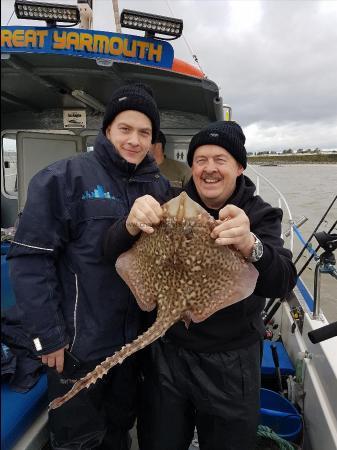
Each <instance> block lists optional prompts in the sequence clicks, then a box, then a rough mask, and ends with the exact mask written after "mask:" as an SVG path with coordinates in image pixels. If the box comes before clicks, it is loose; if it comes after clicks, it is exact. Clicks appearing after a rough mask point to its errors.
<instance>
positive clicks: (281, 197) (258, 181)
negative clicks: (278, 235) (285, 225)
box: [248, 164, 294, 251]
mask: <svg viewBox="0 0 337 450" xmlns="http://www.w3.org/2000/svg"><path fill="white" fill-rule="evenodd" d="M248 167H249V169H250V170H251V171H252V172H254V174H255V175H256V177H257V179H256V192H257V194H258V195H259V194H260V178H262V179H263V180H264V181H265V182H266V183H267V184H268V185H269V186H270V187H271V188H272V189H273V191H274V192H276V194H277V195H278V196H279V197H278V204H279V207H280V208H281V209H283V208H282V202H283V203H284V206H285V208H286V210H287V214H288V217H289V225H290V230H289V232H290V250H291V251H293V248H294V230H293V224H294V220H293V217H292V214H291V211H290V208H289V205H288V202H287V200H286V198H285V196H284V195H283V194H282V192H281V191H280V190H279V189H278V188H277V187H276V186H275V185H274V184H273V183H272V182H271V181H269V180H268V178H266V177H265V176H264V175H262V174H261V173H260V172H258V171H257V170H256V169H254V168H253V167H252V165H251V164H248ZM282 237H283V233H282Z"/></svg>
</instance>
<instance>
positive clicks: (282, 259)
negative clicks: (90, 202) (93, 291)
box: [105, 175, 297, 352]
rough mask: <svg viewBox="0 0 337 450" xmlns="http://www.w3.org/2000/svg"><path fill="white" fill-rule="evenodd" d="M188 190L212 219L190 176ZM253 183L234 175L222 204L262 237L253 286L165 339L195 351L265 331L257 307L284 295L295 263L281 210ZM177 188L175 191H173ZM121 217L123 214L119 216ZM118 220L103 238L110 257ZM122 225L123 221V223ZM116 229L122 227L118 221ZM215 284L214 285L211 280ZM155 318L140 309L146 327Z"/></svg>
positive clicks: (229, 346)
mask: <svg viewBox="0 0 337 450" xmlns="http://www.w3.org/2000/svg"><path fill="white" fill-rule="evenodd" d="M184 190H185V191H186V192H187V194H188V195H189V196H190V197H191V198H192V199H193V200H194V201H196V202H197V203H199V204H200V205H201V206H202V207H203V208H204V209H206V210H207V211H208V212H209V213H210V214H211V215H212V216H213V217H214V218H215V219H218V218H219V210H214V209H209V208H207V206H206V205H204V203H203V202H202V200H201V199H200V197H199V195H198V193H197V191H196V188H195V185H194V182H193V179H192V178H191V180H190V181H189V182H188V184H187V186H186V187H185V189H184ZM255 190H256V188H255V185H254V183H253V182H252V181H251V180H250V179H249V178H248V177H246V176H244V175H241V176H239V177H238V179H237V183H236V189H235V191H234V193H233V195H232V196H231V197H230V198H229V199H228V201H227V202H226V203H225V204H224V205H223V207H224V206H225V205H226V204H233V205H235V206H237V207H239V208H241V209H243V210H244V211H245V213H246V214H247V216H248V217H249V220H250V228H251V231H252V232H253V233H254V234H256V236H257V237H258V238H259V239H260V240H261V241H262V243H263V256H262V258H261V259H260V260H259V261H258V262H256V263H254V265H255V267H256V269H257V270H258V272H259V277H258V280H257V284H256V288H255V291H254V293H253V295H251V296H250V297H248V298H247V299H245V300H243V301H241V302H238V303H236V304H234V305H232V306H229V307H227V308H224V309H222V310H220V311H218V312H216V313H215V314H213V315H212V316H211V317H209V318H208V319H206V320H205V321H203V322H201V323H193V322H191V323H190V325H189V328H188V329H186V327H185V324H184V323H183V322H182V321H180V322H178V323H177V324H175V325H174V326H173V327H171V328H170V330H168V332H167V333H166V339H169V340H170V341H171V342H173V343H175V344H176V345H178V346H180V347H184V348H186V349H189V350H193V351H196V352H221V351H227V350H235V349H238V348H243V347H246V346H248V345H250V344H253V343H254V342H257V341H258V340H260V339H261V338H263V335H264V331H265V329H264V325H263V321H262V318H261V312H262V310H263V308H264V305H265V301H266V297H282V296H284V295H286V294H287V293H288V292H290V291H291V290H292V288H293V287H294V286H295V284H296V278H297V275H296V269H295V266H294V265H293V263H292V261H291V258H292V255H291V252H290V251H289V250H287V249H285V248H284V247H283V240H282V239H281V220H282V214H283V213H282V210H281V209H280V208H274V207H272V206H270V205H269V204H268V203H266V202H265V201H264V200H262V198H261V197H260V196H258V195H255ZM178 194H179V192H178V191H176V192H175V195H178ZM120 222H121V223H122V222H123V219H122V220H121V221H120ZM117 225H120V224H118V223H117V222H116V223H115V224H114V225H113V226H112V227H111V228H110V230H109V232H108V234H107V239H106V242H105V254H106V256H107V258H110V260H112V262H114V261H115V260H116V258H117V257H118V256H119V254H118V253H117V254H116V246H115V245H114V241H115V239H116V235H118V229H117ZM124 227H125V225H124ZM120 229H123V228H122V227H121V226H120ZM118 242H119V246H120V247H119V250H120V251H126V250H127V249H128V248H130V246H131V245H132V243H133V242H132V241H131V237H130V235H129V236H128V235H127V234H126V233H124V234H122V233H120V237H119V238H118ZM209 289H214V286H209ZM153 320H154V314H152V313H144V316H143V322H144V323H143V326H144V325H145V328H147V327H148V326H149V325H150V324H151V323H152V322H153Z"/></svg>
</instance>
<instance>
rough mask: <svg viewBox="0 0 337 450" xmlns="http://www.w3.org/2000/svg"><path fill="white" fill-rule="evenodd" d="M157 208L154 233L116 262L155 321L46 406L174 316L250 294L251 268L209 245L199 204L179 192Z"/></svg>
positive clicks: (193, 315) (203, 314)
mask: <svg viewBox="0 0 337 450" xmlns="http://www.w3.org/2000/svg"><path fill="white" fill-rule="evenodd" d="M163 212H164V214H163V220H162V221H161V223H160V224H159V225H158V226H156V227H155V232H154V233H152V234H145V233H142V235H141V237H140V238H139V240H138V241H137V242H136V243H135V244H134V246H133V247H132V248H131V249H130V250H129V251H127V252H125V253H123V254H122V255H121V256H120V257H119V258H118V260H117V262H116V269H117V272H118V274H119V275H120V276H121V278H123V280H124V281H125V282H126V283H127V284H128V286H129V287H130V289H131V291H132V293H133V294H134V296H135V298H136V300H137V302H138V304H139V306H140V308H141V309H142V310H144V311H151V310H153V309H154V308H155V307H156V306H157V319H156V321H155V323H154V324H153V325H152V326H151V327H150V328H149V329H148V330H147V331H146V332H145V333H143V334H142V335H140V336H138V337H137V338H136V339H135V340H134V341H133V342H131V343H129V344H126V345H125V346H124V347H122V348H121V350H119V351H118V352H116V353H115V354H114V355H113V356H110V357H108V358H106V359H105V361H103V362H102V363H101V364H100V365H98V366H97V367H96V368H95V369H94V370H93V371H92V372H90V373H88V374H87V375H86V376H85V377H83V378H81V379H80V380H78V381H77V382H76V383H75V384H74V386H73V387H72V389H71V390H70V391H69V392H68V393H67V394H65V395H64V396H63V397H59V398H56V399H55V400H53V401H52V402H51V403H50V405H49V407H50V409H55V408H58V407H59V406H61V405H63V404H64V403H65V402H66V401H68V400H70V399H71V398H72V397H74V396H75V395H76V394H77V393H78V392H79V391H81V390H82V389H84V388H88V387H89V386H90V385H91V384H94V383H96V381H97V380H98V379H99V378H102V377H103V376H104V375H105V374H106V373H107V372H108V371H109V370H110V369H111V368H112V367H114V366H115V365H117V364H122V362H123V361H124V360H125V359H126V358H127V357H128V356H130V355H132V354H133V353H135V352H137V351H138V350H140V349H142V348H144V347H146V346H147V345H149V344H151V343H152V342H154V341H155V340H156V339H158V338H159V337H160V336H163V335H164V334H165V332H166V331H167V330H168V329H169V328H170V327H171V326H172V325H173V324H175V323H176V322H178V321H179V320H183V321H184V322H185V324H186V326H188V325H189V323H190V321H191V320H192V321H193V322H201V321H203V320H205V319H207V318H208V317H209V316H211V315H212V314H214V313H215V312H216V311H218V310H219V309H222V308H225V307H227V306H229V305H232V304H233V303H236V302H238V301H240V300H243V299H244V298H246V297H248V296H249V295H251V294H252V293H253V291H254V288H255V284H256V280H257V277H258V272H257V270H256V269H255V267H254V266H253V265H252V264H249V263H247V262H246V261H245V259H244V258H243V257H242V256H241V254H240V253H239V252H238V251H236V250H234V249H232V248H231V247H229V246H219V245H216V244H215V243H214V239H212V238H211V237H210V234H211V231H212V230H213V228H214V227H215V226H216V225H217V222H216V221H215V220H214V219H213V218H212V217H211V216H210V215H209V214H208V213H207V212H206V211H205V210H204V209H203V208H202V207H201V206H199V205H198V204H197V203H196V202H194V201H193V200H191V199H190V198H189V197H188V195H187V194H186V193H185V192H183V193H181V194H180V195H179V196H178V197H176V198H174V199H172V200H170V201H169V202H168V203H166V204H165V205H163Z"/></svg>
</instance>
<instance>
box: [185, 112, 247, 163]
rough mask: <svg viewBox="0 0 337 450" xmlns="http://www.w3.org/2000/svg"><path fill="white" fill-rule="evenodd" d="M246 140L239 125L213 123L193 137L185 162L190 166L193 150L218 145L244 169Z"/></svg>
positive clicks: (230, 122) (226, 122) (221, 122)
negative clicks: (203, 146)
mask: <svg viewBox="0 0 337 450" xmlns="http://www.w3.org/2000/svg"><path fill="white" fill-rule="evenodd" d="M245 142H246V138H245V135H244V134H243V131H242V128H241V127H240V125H239V124H238V123H236V122H234V121H230V120H226V121H222V120H221V121H218V122H213V123H210V124H209V125H207V126H206V127H205V128H203V129H202V130H201V131H199V133H197V134H196V135H195V136H193V138H192V140H191V142H190V145H189V148H188V153H187V162H188V164H189V166H190V167H191V166H192V163H193V155H194V152H195V150H196V149H197V148H198V147H200V146H202V145H208V144H213V145H218V146H219V147H223V148H224V149H225V150H227V151H228V152H229V153H230V154H231V155H232V156H233V158H235V159H236V161H237V162H238V163H240V164H241V165H242V167H243V168H244V169H245V168H246V167H247V152H246V149H245Z"/></svg>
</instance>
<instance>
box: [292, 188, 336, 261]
mask: <svg viewBox="0 0 337 450" xmlns="http://www.w3.org/2000/svg"><path fill="white" fill-rule="evenodd" d="M336 199H337V195H335V198H334V199H333V200H332V202H331V203H330V205H329V207H328V209H327V210H326V211H325V213H324V214H323V216H322V217H321V220H320V221H319V223H318V224H317V226H316V227H315V229H314V231H313V232H312V233H311V235H310V237H309V239H308V240H307V242H306V243H305V245H304V247H303V248H302V250H301V251H300V253H299V254H298V256H297V258H296V259H295V261H294V264H296V263H297V262H298V261H299V259H300V258H301V256H302V255H303V253H304V251H305V250H306V249H307V248H308V246H309V243H310V241H311V239H312V238H313V237H314V235H315V233H316V231H317V230H318V228H319V227H320V226H321V224H322V222H323V220H324V219H325V218H326V216H327V215H328V213H329V211H330V209H331V208H332V206H333V204H334V203H335V201H336ZM329 233H330V231H329ZM312 258H313V255H312V256H311V259H312Z"/></svg>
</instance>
